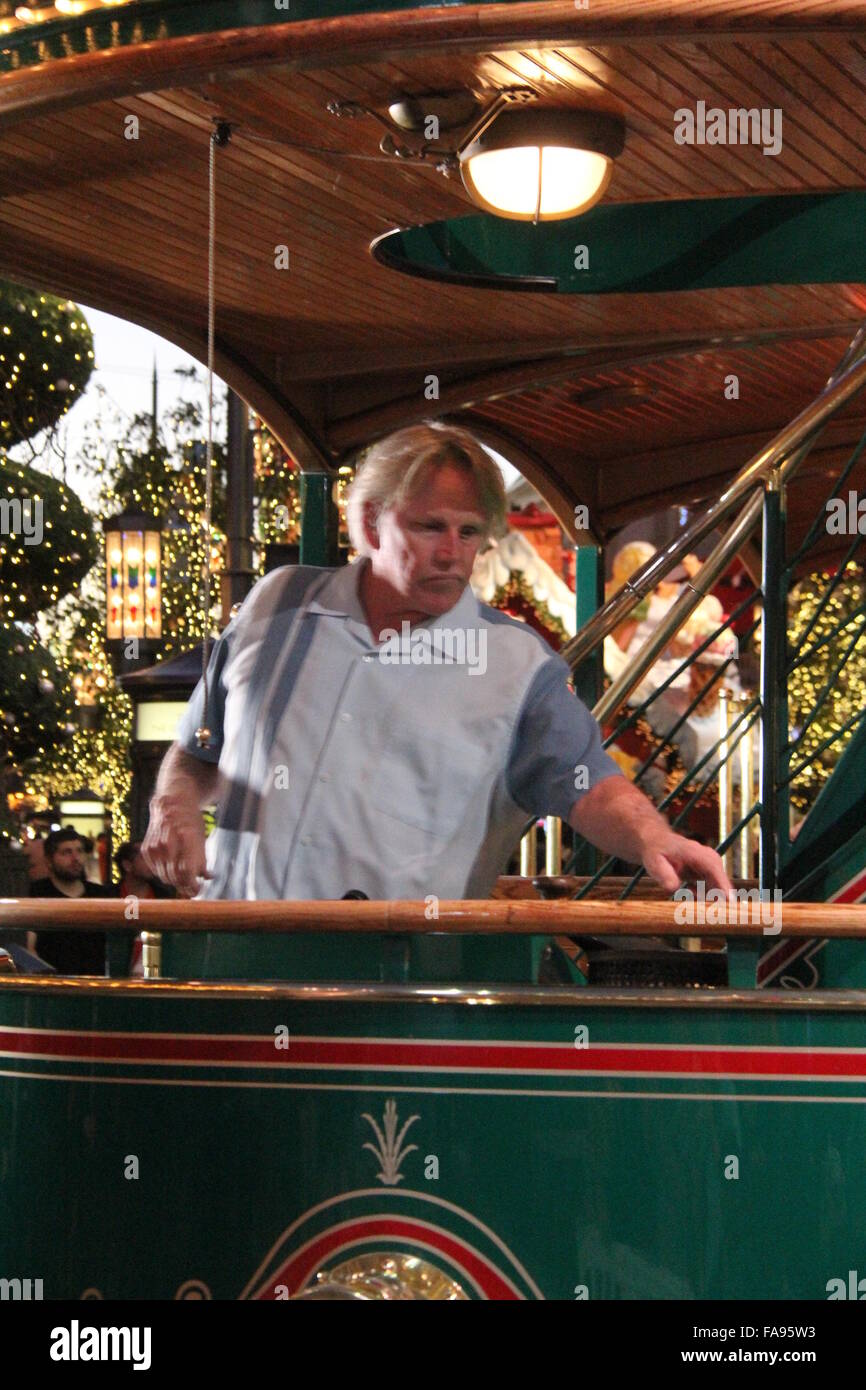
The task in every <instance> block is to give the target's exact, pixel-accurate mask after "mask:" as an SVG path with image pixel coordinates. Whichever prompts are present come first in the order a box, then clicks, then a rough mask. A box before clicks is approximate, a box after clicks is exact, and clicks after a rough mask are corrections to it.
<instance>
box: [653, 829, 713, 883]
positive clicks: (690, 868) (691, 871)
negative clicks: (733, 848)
mask: <svg viewBox="0 0 866 1390" xmlns="http://www.w3.org/2000/svg"><path fill="white" fill-rule="evenodd" d="M642 862H643V866H644V868H645V869H646V871H647V873H648V874H650V875H651V877H652V878H654V879H655V881H656V883H658V884H660V885H661V887H662V888H664V889H665V891H666V892H668V893H675V892H676V890H677V888H679V886H680V884H681V883H682V882H683V880H684V879H685V880H686V881H689V880H694V881H697V880H699V879H701V880H703V881H704V882H705V883H706V884H707V886H708V887H711V888H721V889H722V891H723V892H724V893H726V894H727V893H733V891H734V885H733V884H732V883H731V880H730V879H729V878H728V875H727V874H726V873H725V866H724V864H723V863H722V860H721V857H720V856H719V855H718V854H717V853H716V851H715V850H714V849H710V847H709V845H700V844H698V842H697V840H687V839H686V837H685V835H677V834H676V832H675V831H673V830H668V831H667V833H666V834H665V833H664V832H662V833H660V834H658V835H655V836H653V837H652V838H651V839H649V841H648V842H647V843H646V845H645V846H644V852H643V855H642Z"/></svg>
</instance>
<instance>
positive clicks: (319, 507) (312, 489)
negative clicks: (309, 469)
mask: <svg viewBox="0 0 866 1390" xmlns="http://www.w3.org/2000/svg"><path fill="white" fill-rule="evenodd" d="M334 482H335V477H334V475H333V474H331V473H302V474H301V564H302V565H325V566H328V565H336V563H337V559H338V555H337V549H338V544H339V529H338V515H337V507H336V503H335V502H334V500H333V497H332V495H331V494H332V490H333V486H334Z"/></svg>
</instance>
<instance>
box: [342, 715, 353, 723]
mask: <svg viewBox="0 0 866 1390" xmlns="http://www.w3.org/2000/svg"><path fill="white" fill-rule="evenodd" d="M340 718H341V719H342V721H343V723H344V724H349V723H351V719H352V716H351V714H345V713H343V714H341V715H340Z"/></svg>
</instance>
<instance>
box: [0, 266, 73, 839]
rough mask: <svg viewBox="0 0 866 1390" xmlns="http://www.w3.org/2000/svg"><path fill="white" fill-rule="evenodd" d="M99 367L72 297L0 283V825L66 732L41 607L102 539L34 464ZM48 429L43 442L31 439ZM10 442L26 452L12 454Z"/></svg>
mask: <svg viewBox="0 0 866 1390" xmlns="http://www.w3.org/2000/svg"><path fill="white" fill-rule="evenodd" d="M92 370H93V346H92V339H91V334H90V329H89V327H88V324H87V322H86V320H85V318H84V316H83V314H82V313H81V311H80V310H79V309H78V308H77V307H76V305H74V304H73V303H72V302H71V301H70V300H60V299H56V298H54V297H53V296H51V295H43V294H37V293H34V292H33V291H32V290H25V289H23V288H21V287H19V286H15V285H8V284H0V504H2V510H0V671H2V683H0V834H2V837H3V838H4V839H8V838H9V837H10V834H11V831H12V822H11V820H10V817H9V811H8V804H7V797H6V780H7V775H8V773H9V772H10V770H12V771H15V772H20V770H21V769H22V767H23V766H24V765H25V764H26V763H27V762H28V760H30V759H34V758H39V757H41V756H42V755H43V754H44V753H45V752H46V750H47V749H48V748H50V747H52V746H54V745H56V744H57V743H58V741H61V740H62V739H63V738H64V737H68V735H69V733H70V732H71V729H72V727H73V726H72V724H71V713H72V692H71V689H70V687H69V685H68V683H67V682H66V680H65V678H64V673H63V671H62V669H61V668H60V667H59V665H58V663H57V662H56V660H55V658H54V656H53V655H52V653H51V652H50V651H48V650H47V649H46V648H45V647H44V646H43V645H42V642H41V640H40V635H39V630H38V623H37V619H38V615H39V613H41V612H42V611H43V610H44V609H46V608H48V607H49V606H51V605H55V604H57V603H58V602H59V601H60V600H61V599H62V598H63V597H64V596H65V595H66V594H68V593H70V592H71V591H73V590H75V589H77V588H78V586H79V585H80V583H81V581H82V580H83V578H84V576H85V575H86V574H87V572H88V570H89V569H90V567H91V566H92V564H93V561H94V559H95V556H96V542H95V538H94V535H93V528H92V524H91V520H90V517H89V516H88V513H87V512H86V510H85V509H84V507H83V506H82V505H81V503H80V501H79V500H78V498H77V497H76V496H75V494H74V493H73V492H72V491H71V490H70V489H69V488H67V487H66V486H65V485H64V484H63V483H61V482H58V481H57V480H56V479H55V478H52V477H50V476H49V475H48V474H46V473H43V472H41V471H38V470H37V469H35V468H33V467H32V466H30V465H31V464H32V463H33V461H34V460H35V459H39V458H41V456H42V453H43V452H44V450H45V447H46V444H45V441H46V440H50V439H51V438H52V436H53V433H54V431H55V429H56V426H57V424H58V422H59V421H60V420H61V419H62V417H63V416H64V415H65V414H66V412H67V411H68V409H69V407H70V405H72V404H73V403H74V402H75V400H77V398H78V396H79V395H80V393H81V391H82V390H83V389H84V386H85V385H86V383H87V380H88V378H89V376H90V373H91V371H92ZM39 435H42V437H43V445H42V449H41V450H40V449H38V448H37V447H36V445H35V443H34V440H35V439H36V437H37V436H39ZM9 450H18V451H20V452H23V453H24V454H26V455H27V458H26V461H21V460H20V459H18V458H13V457H10V455H9V453H8V451H9Z"/></svg>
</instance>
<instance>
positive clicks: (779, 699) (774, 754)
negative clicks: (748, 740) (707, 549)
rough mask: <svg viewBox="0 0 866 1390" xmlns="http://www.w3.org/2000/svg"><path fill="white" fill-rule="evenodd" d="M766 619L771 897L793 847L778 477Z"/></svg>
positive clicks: (764, 788) (764, 817) (767, 562)
mask: <svg viewBox="0 0 866 1390" xmlns="http://www.w3.org/2000/svg"><path fill="white" fill-rule="evenodd" d="M763 591H764V613H763V619H762V623H761V706H762V735H761V816H760V827H761V842H760V854H759V864H760V869H759V882H760V887H761V889H762V890H764V891H767V892H772V891H773V890H774V889H775V888H776V886H777V884H778V882H779V874H780V869H781V863H782V858H783V854H784V849H785V847H787V845H788V841H789V821H788V798H787V795H786V793H785V792H784V791H782V790H781V789H780V787H779V781H780V779H781V777H782V775H783V772H784V766H783V764H784V760H785V744H786V743H787V741H788V687H787V677H786V667H787V661H788V589H787V574H786V570H785V495H784V489H783V487H782V486H781V485H780V484H779V482H778V479H777V477H776V476H775V475H774V476H773V477H771V478H770V479H769V480H768V482H767V486H766V489H765V492H764V562H763Z"/></svg>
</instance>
